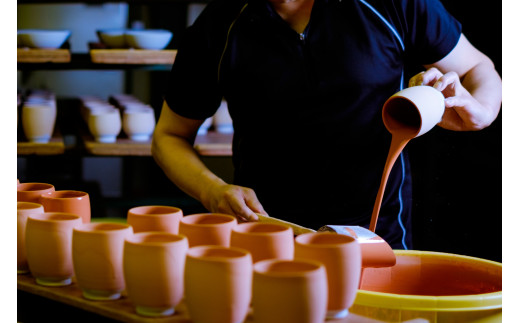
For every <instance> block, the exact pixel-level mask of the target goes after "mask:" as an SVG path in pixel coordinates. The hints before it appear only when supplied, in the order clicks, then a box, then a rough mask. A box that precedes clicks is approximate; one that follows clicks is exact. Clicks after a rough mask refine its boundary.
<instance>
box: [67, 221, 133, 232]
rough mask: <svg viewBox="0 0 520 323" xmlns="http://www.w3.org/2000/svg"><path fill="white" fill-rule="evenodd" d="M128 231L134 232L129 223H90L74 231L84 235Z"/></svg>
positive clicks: (83, 224)
mask: <svg viewBox="0 0 520 323" xmlns="http://www.w3.org/2000/svg"><path fill="white" fill-rule="evenodd" d="M128 229H130V230H132V231H133V229H132V226H131V225H130V224H128V223H115V222H89V223H82V224H81V225H80V226H78V227H77V228H74V231H75V232H78V233H84V234H106V233H107V232H122V231H126V230H128Z"/></svg>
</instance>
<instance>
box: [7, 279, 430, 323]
mask: <svg viewBox="0 0 520 323" xmlns="http://www.w3.org/2000/svg"><path fill="white" fill-rule="evenodd" d="M17 288H18V289H19V290H21V291H24V292H27V293H31V294H34V295H38V296H41V297H45V298H47V299H50V300H53V301H57V302H60V303H63V304H67V305H70V306H74V307H76V308H78V309H81V310H84V311H88V312H92V313H96V314H98V315H102V316H105V317H108V318H111V319H114V320H118V321H122V322H129V323H191V322H192V321H191V319H190V317H189V313H188V310H187V308H186V305H185V304H184V302H181V303H180V304H179V305H178V306H176V307H175V313H174V314H173V315H171V316H167V317H154V318H149V317H144V316H140V315H138V314H137V313H136V312H135V309H134V306H133V304H132V302H131V301H130V299H129V298H128V297H127V296H126V294H125V293H124V292H123V293H122V296H121V298H120V299H118V300H111V301H91V300H87V299H85V298H83V296H82V293H81V290H80V289H79V287H78V285H77V284H76V283H75V282H74V279H73V282H72V284H71V285H69V286H62V287H45V286H40V285H38V284H36V281H35V279H34V278H33V277H32V276H31V275H30V274H28V275H18V284H17ZM326 322H327V323H377V322H381V321H376V320H373V319H370V318H366V317H362V316H359V315H356V314H353V313H351V314H349V315H348V316H347V317H346V318H343V319H335V320H327V321H326ZM421 322H422V321H421ZM244 323H254V317H253V313H252V311H250V312H249V314H248V316H247V318H246V320H245V321H244Z"/></svg>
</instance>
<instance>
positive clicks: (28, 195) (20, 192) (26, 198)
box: [16, 183, 55, 203]
mask: <svg viewBox="0 0 520 323" xmlns="http://www.w3.org/2000/svg"><path fill="white" fill-rule="evenodd" d="M54 191H55V188H54V185H52V184H47V183H20V184H18V185H17V188H16V199H17V200H18V202H32V203H40V196H41V195H42V194H44V193H48V192H54Z"/></svg>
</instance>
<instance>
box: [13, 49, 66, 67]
mask: <svg viewBox="0 0 520 323" xmlns="http://www.w3.org/2000/svg"><path fill="white" fill-rule="evenodd" d="M17 61H18V63H69V62H70V51H69V50H68V49H39V48H18V55H17Z"/></svg>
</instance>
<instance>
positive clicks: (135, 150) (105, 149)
mask: <svg viewBox="0 0 520 323" xmlns="http://www.w3.org/2000/svg"><path fill="white" fill-rule="evenodd" d="M82 139H83V142H84V144H85V149H86V150H87V152H88V153H89V154H92V155H103V156H151V155H152V152H151V140H149V141H145V142H137V141H132V140H130V139H128V138H126V137H119V138H117V140H116V142H115V143H100V142H97V141H95V140H94V138H93V137H92V135H90V134H83V135H82ZM232 140H233V134H225V133H218V132H214V131H210V132H208V133H207V134H204V135H199V136H197V138H196V139H195V146H194V148H195V150H196V151H197V153H198V154H199V155H201V156H231V155H232V151H231V142H232Z"/></svg>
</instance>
